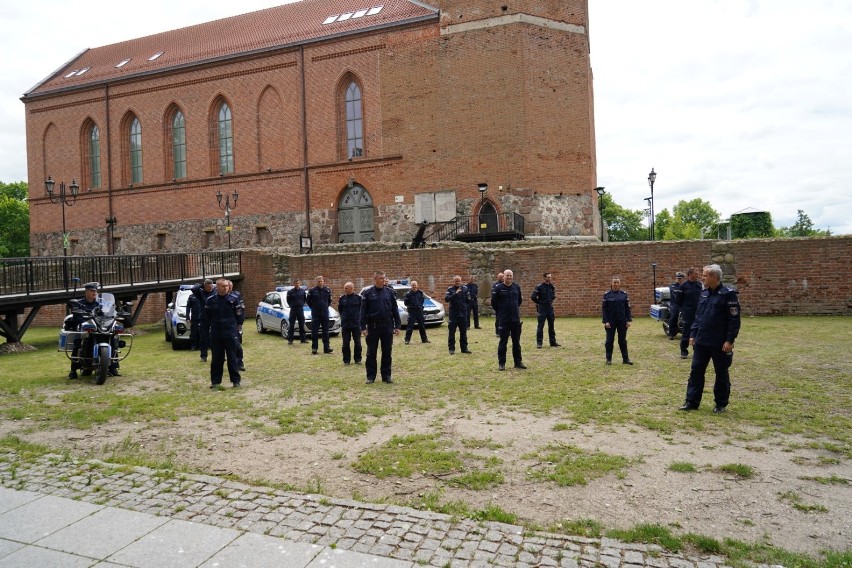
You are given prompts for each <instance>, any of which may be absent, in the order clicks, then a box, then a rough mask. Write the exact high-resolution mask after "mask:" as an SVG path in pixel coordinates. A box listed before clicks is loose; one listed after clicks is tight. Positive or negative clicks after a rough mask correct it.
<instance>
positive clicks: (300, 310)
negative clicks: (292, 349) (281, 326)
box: [287, 278, 308, 345]
mask: <svg viewBox="0 0 852 568" xmlns="http://www.w3.org/2000/svg"><path fill="white" fill-rule="evenodd" d="M306 297H307V293H306V292H305V291H304V290H302V281H301V280H299V279H298V278H296V279H295V280H294V281H293V287H292V288H291V289H289V290H287V305H288V306H289V307H290V320H289V326H290V327H289V328H288V329H287V345H293V330H294V329H295V328H296V322H297V321H298V322H299V339H300V340H301V343H307V342H308V340H307V339H305V299H306Z"/></svg>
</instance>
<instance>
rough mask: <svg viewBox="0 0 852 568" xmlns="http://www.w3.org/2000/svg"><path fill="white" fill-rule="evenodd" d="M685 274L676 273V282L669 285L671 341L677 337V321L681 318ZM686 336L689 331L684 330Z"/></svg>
mask: <svg viewBox="0 0 852 568" xmlns="http://www.w3.org/2000/svg"><path fill="white" fill-rule="evenodd" d="M684 276H685V275H684V273H683V272H676V273H675V281H674V282H672V283H671V284H670V285H669V340H671V341H674V338H675V336H676V335H677V319H678V317H679V316H680V305H681V301H682V299H683V298H682V297H681V296H682V295H683V292H682V291H681V289H680V286H681V284H683V278H684ZM683 331H684V335H687V334H688V333H689V330H686V329H685V330H683Z"/></svg>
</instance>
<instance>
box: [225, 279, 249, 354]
mask: <svg viewBox="0 0 852 568" xmlns="http://www.w3.org/2000/svg"><path fill="white" fill-rule="evenodd" d="M228 292H229V293H231V294H233V295H235V296H236V297H237V299H238V300H239V301H240V303H243V304H245V303H244V302H243V295H242V294H240V292H239V291H237V290H234V283H233V282H232V281H230V280H228ZM239 331H240V333H239V334H237V339H239V341H238V342H237V347H236V351H237V368H238V369H239V370H240V371H245V370H246V365H245V363H244V362H243V327H242V326H240V330H239Z"/></svg>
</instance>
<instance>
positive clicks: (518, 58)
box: [22, 0, 600, 255]
mask: <svg viewBox="0 0 852 568" xmlns="http://www.w3.org/2000/svg"><path fill="white" fill-rule="evenodd" d="M22 100H23V102H24V105H25V110H26V124H27V153H28V177H29V186H30V213H31V229H30V230H31V237H32V238H31V243H32V253H33V254H34V255H47V254H53V255H55V254H61V252H62V238H61V226H62V222H61V213H62V211H61V209H62V208H61V207H60V206H58V205H55V204H52V203H51V202H50V201H49V200H48V198H47V192H46V190H45V187H44V183H43V182H44V180H46V179H47V178H48V176H51V177H52V179H53V180H55V181H56V182H57V184H56V185H57V188H58V186H59V182H61V181H64V182H65V183H66V185H69V184H70V183H71V181H72V179H74V180H77V183H78V185H79V187H80V190H79V194H78V196H77V201H76V203H75V204H74V206H73V207H70V208H65V213H66V221H67V228H68V232H69V233H70V245H69V246H70V253H72V254H103V253H109V252H116V253H134V252H148V251H163V252H168V251H186V250H199V249H206V248H211V249H215V248H222V247H223V246H227V241H228V236H227V235H228V233H226V231H225V221H224V215H223V212H222V210H220V208H219V207H218V205H217V194H218V193H221V195H222V196H223V199H222V205H224V201H225V199H224V197H225V196H230V198H231V200H232V202H231V205H232V206H233V198H234V193H235V192H237V194H238V200H237V203H236V207H234V208H233V210H232V211H231V225H232V226H233V231H232V232H231V233H230V238H231V240H232V244H233V246H234V247H244V246H269V247H285V248H291V249H293V248H296V247H298V244H299V236H300V235H310V236H311V237H312V238H313V242H314V244H322V243H336V242H352V241H359V240H360V241H365V240H383V241H410V240H411V238H412V237H413V235H414V234H415V233H416V231H417V223H418V222H419V221H421V220H423V219H426V220H427V221H431V220H432V219H433V213H430V212H434V215H435V217H434V218H437V219H438V220H447V219H449V218H452V217H454V216H456V215H475V214H478V213H479V212H480V210H482V212H483V213H486V212H487V213H491V212H498V213H500V212H518V213H521V214H523V215H524V218H525V220H526V233H527V234H529V235H579V236H587V237H594V236H595V235H598V234H599V233H600V225H599V222H600V221H599V219H600V218H599V215H598V210H597V195H596V193H595V191H594V187H595V186H596V185H597V183H596V181H597V180H596V171H595V169H596V168H595V138H594V116H593V93H592V73H591V68H590V63H589V37H588V9H587V0H504V1H502V2H498V1H494V0H431V1H430V2H423V1H420V0H302V1H301V2H296V3H293V4H286V5H283V6H279V7H276V8H270V9H267V10H261V11H258V12H253V13H249V14H244V15H241V16H235V17H232V18H226V19H222V20H217V21H213V22H208V23H205V24H200V25H196V26H191V27H188V28H183V29H179V30H173V31H168V32H164V33H160V34H156V35H152V36H148V37H143V38H138V39H131V40H128V41H125V42H121V43H117V44H113V45H108V46H104V47H99V48H93V49H89V50H87V51H84V52H83V53H81V54H79V55H77V56H75V57H73V58H72V59H71V60H70V62H68V63H67V64H66V65H64V66H62V67H61V68H60V69H59V70H57V71H56V72H54V73H53V74H51V75H49V76H48V77H47V78H45V79H44V80H43V81H42V82H41V83H39V84H38V85H36V86H35V87H34V88H33V89H31V90H30V91H29V92H27V93H26V94H25V95H24V96H23V97H22ZM483 182H484V183H487V184H488V191H487V192H486V193H485V194H484V195H483V194H481V193H480V192H479V191H478V190H477V184H479V183H483ZM110 218H114V219H116V220H117V225H113V226H112V227H109V228H111V229H112V232H110V231H108V230H107V229H108V224H107V223H106V222H105V221H106V220H108V219H110Z"/></svg>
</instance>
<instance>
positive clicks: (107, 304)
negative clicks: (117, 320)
mask: <svg viewBox="0 0 852 568" xmlns="http://www.w3.org/2000/svg"><path fill="white" fill-rule="evenodd" d="M99 302H100V305H101V311H102V312H103V315H105V316H107V317H111V318H114V317H115V296H113V295H112V294H110V293H109V292H104V293H103V294H101V297H100V300H99Z"/></svg>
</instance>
